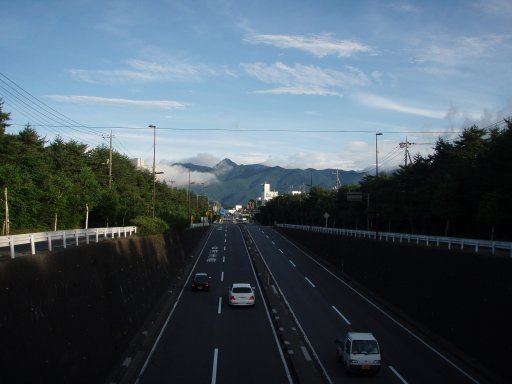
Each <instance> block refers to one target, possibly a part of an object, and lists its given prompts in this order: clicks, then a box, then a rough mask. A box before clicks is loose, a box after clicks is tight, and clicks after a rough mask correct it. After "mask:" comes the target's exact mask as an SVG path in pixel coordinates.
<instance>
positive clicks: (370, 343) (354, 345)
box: [335, 332, 381, 372]
mask: <svg viewBox="0 0 512 384" xmlns="http://www.w3.org/2000/svg"><path fill="white" fill-rule="evenodd" d="M335 343H336V354H337V355H338V361H340V362H342V363H343V365H344V367H345V369H346V370H347V372H378V371H379V369H380V360H381V357H380V352H381V351H380V347H379V343H378V342H377V340H376V339H375V337H374V336H373V335H372V334H371V333H368V332H348V333H347V334H346V335H345V336H344V337H341V338H339V339H336V340H335Z"/></svg>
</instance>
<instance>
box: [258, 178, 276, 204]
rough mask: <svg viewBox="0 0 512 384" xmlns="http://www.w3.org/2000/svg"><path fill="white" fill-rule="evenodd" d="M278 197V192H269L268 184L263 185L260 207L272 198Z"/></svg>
mask: <svg viewBox="0 0 512 384" xmlns="http://www.w3.org/2000/svg"><path fill="white" fill-rule="evenodd" d="M278 195H279V192H277V191H271V190H270V184H269V183H267V182H265V183H263V191H262V192H261V205H265V204H266V203H267V201H269V200H272V199H273V198H274V197H277V196H278Z"/></svg>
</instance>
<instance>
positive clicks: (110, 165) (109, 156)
mask: <svg viewBox="0 0 512 384" xmlns="http://www.w3.org/2000/svg"><path fill="white" fill-rule="evenodd" d="M108 189H112V130H110V150H109V153H108Z"/></svg>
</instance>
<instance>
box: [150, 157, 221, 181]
mask: <svg viewBox="0 0 512 384" xmlns="http://www.w3.org/2000/svg"><path fill="white" fill-rule="evenodd" d="M158 171H159V172H163V175H162V176H160V177H159V180H165V181H166V182H167V183H168V184H169V185H172V186H173V187H183V186H187V187H188V183H189V180H190V182H191V183H193V184H194V185H196V184H203V183H204V184H205V185H208V184H213V183H217V182H218V180H217V177H216V176H215V175H214V174H213V173H209V172H197V171H191V172H190V173H189V169H188V168H186V167H183V166H181V165H172V163H171V162H170V161H168V160H161V161H160V162H159V163H158ZM189 176H190V179H189Z"/></svg>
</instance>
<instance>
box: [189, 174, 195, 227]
mask: <svg viewBox="0 0 512 384" xmlns="http://www.w3.org/2000/svg"><path fill="white" fill-rule="evenodd" d="M190 184H195V183H194V182H190V168H189V169H188V189H187V200H188V220H189V223H190V224H192V216H191V215H190Z"/></svg>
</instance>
